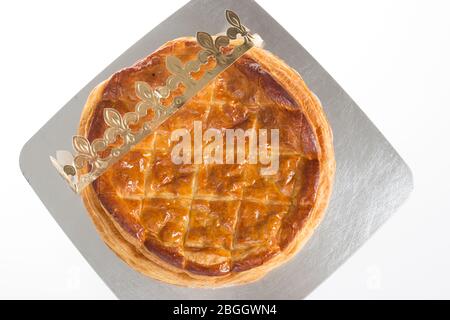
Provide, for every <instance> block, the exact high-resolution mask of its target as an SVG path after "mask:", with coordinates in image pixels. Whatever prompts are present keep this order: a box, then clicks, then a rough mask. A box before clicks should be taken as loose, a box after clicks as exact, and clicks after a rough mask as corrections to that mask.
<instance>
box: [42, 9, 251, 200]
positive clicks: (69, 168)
mask: <svg viewBox="0 0 450 320" xmlns="http://www.w3.org/2000/svg"><path fill="white" fill-rule="evenodd" d="M225 17H226V19H227V21H228V23H229V24H230V25H231V26H230V27H229V28H228V29H227V32H226V35H219V36H216V37H212V36H211V35H210V34H208V33H206V32H197V42H198V44H199V45H200V46H201V47H202V48H203V50H201V51H200V52H199V53H198V55H197V59H195V60H193V61H189V62H187V63H186V64H185V65H183V64H182V62H181V61H180V60H179V59H178V58H176V57H175V56H168V57H167V58H166V67H167V69H168V71H169V72H170V73H171V76H170V77H169V78H168V79H167V81H166V85H165V86H162V87H158V88H155V89H153V88H151V87H150V86H149V85H148V84H147V83H146V82H142V81H137V82H136V83H135V90H136V95H137V97H138V98H139V99H140V101H139V102H138V103H137V104H136V106H135V111H133V112H128V113H126V114H124V115H123V116H122V115H121V114H120V113H119V112H118V111H117V110H115V109H114V108H106V109H105V110H104V113H103V117H104V121H105V123H106V125H107V127H108V128H107V129H106V130H105V132H104V133H103V138H98V139H95V140H93V141H92V142H89V141H88V139H86V138H85V137H83V136H79V135H76V136H74V137H73V139H72V145H73V149H74V150H75V155H73V154H72V153H70V152H69V151H57V152H56V158H54V157H52V156H50V160H51V162H52V164H53V165H54V166H55V168H56V170H57V171H58V172H59V173H60V175H61V176H62V177H63V178H64V179H65V180H66V181H67V182H68V183H69V186H70V187H71V188H72V189H73V190H74V191H75V192H76V193H79V192H81V191H82V190H83V189H84V188H85V187H86V186H87V185H89V184H90V183H91V182H92V181H94V180H95V179H97V178H98V177H99V176H100V175H101V174H102V173H104V172H105V171H106V170H107V169H108V168H109V167H110V166H111V165H113V164H114V163H115V162H117V161H118V160H119V159H120V158H121V157H122V156H123V155H125V154H126V153H127V152H128V151H129V150H130V149H131V147H133V146H134V145H136V144H138V143H139V142H140V141H142V140H143V139H144V138H145V137H146V136H147V135H149V134H150V133H152V132H153V131H154V130H155V129H156V128H157V127H158V126H159V125H161V124H162V123H163V122H164V121H165V120H167V119H168V118H169V117H170V116H172V115H173V114H174V113H175V112H176V111H177V110H178V109H179V108H181V107H182V106H183V105H184V104H185V103H186V102H187V101H188V100H189V99H190V98H192V97H193V96H195V95H196V94H197V93H198V92H199V91H200V90H201V89H202V88H204V87H205V86H206V85H207V84H208V83H209V82H210V81H211V80H212V79H213V78H215V77H216V76H217V75H219V74H220V73H221V72H222V71H224V70H225V69H226V68H228V67H229V66H230V65H232V64H233V63H234V62H235V61H236V60H237V59H239V58H240V57H241V56H242V55H243V54H244V53H245V52H246V51H248V50H249V49H250V48H251V47H252V46H253V41H252V39H253V36H252V35H251V34H250V33H249V31H248V29H247V28H246V27H245V26H243V25H242V24H241V21H240V19H239V17H238V16H237V14H236V13H234V12H233V11H230V10H227V11H226V12H225ZM238 35H240V36H241V38H242V39H243V42H242V44H240V45H238V46H236V47H234V48H233V50H232V51H231V52H229V53H224V52H223V50H222V48H224V47H226V46H228V45H229V44H230V40H234V39H236V38H237V37H238ZM211 57H212V58H213V59H214V60H215V67H214V68H212V69H210V70H208V71H206V72H205V74H204V75H203V76H202V77H201V78H200V79H198V80H195V79H193V78H192V77H191V73H193V72H197V71H199V70H200V67H201V66H202V65H204V64H206V63H207V62H208V61H209V59H210V58H211ZM180 84H182V85H183V86H184V88H185V90H184V92H183V94H182V95H179V96H176V97H174V98H173V100H172V103H171V104H170V105H169V106H168V107H166V106H163V105H162V103H161V99H165V98H168V97H169V96H170V94H171V93H172V91H173V90H175V89H177V88H178V87H179V85H180ZM149 109H151V110H152V111H153V114H154V117H153V119H152V120H150V121H147V122H144V123H143V124H142V126H141V128H139V129H137V130H132V129H131V128H130V125H131V124H136V123H138V121H139V119H141V118H143V117H144V116H146V115H147V111H148V110H149ZM118 137H121V138H122V140H123V143H122V144H121V145H120V146H118V147H114V148H112V149H111V152H110V153H109V154H108V155H107V156H104V157H101V156H100V154H102V152H103V151H105V150H106V149H107V148H108V146H109V145H110V144H112V143H114V142H115V141H116V140H117V138H118ZM83 168H87V169H86V170H83V173H81V170H82V169H83ZM85 171H87V172H85Z"/></svg>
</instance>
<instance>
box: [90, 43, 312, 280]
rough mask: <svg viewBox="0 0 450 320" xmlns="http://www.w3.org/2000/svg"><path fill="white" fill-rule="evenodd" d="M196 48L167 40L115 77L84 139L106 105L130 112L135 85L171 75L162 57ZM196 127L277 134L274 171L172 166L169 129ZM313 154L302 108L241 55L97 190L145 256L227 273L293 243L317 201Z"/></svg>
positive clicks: (185, 56) (98, 127) (186, 56)
mask: <svg viewBox="0 0 450 320" xmlns="http://www.w3.org/2000/svg"><path fill="white" fill-rule="evenodd" d="M198 50H199V47H198V46H197V45H196V43H195V41H194V40H190V39H188V40H183V41H180V40H178V41H173V42H169V43H168V44H167V45H165V46H164V47H162V48H161V49H160V50H158V51H157V52H155V53H154V54H152V55H151V56H149V57H147V58H146V59H144V60H142V61H140V62H139V63H137V64H136V65H135V66H133V67H130V68H127V69H124V70H122V71H120V72H118V73H116V74H115V75H114V76H113V77H112V79H111V80H110V81H109V83H108V84H107V86H106V87H105V89H104V92H103V95H102V100H101V102H100V103H99V104H97V107H96V110H95V112H94V113H93V117H92V121H91V125H90V129H89V140H91V141H92V139H94V138H96V137H98V135H99V134H100V133H101V132H103V130H104V128H103V127H102V126H103V121H102V117H101V115H102V110H103V109H104V108H108V107H114V108H116V109H117V110H118V111H119V112H123V113H125V112H127V111H129V110H132V108H133V107H134V105H135V103H136V101H137V98H136V97H135V94H134V90H133V84H134V82H135V81H137V80H139V81H146V82H148V83H149V84H150V85H151V86H158V85H161V84H163V82H164V81H165V79H166V78H167V76H168V73H167V70H166V68H165V66H164V61H165V57H166V56H167V55H169V54H170V55H175V56H177V57H178V58H179V59H180V60H181V61H182V62H183V63H185V62H186V61H189V60H191V59H192V57H193V56H194V55H195V54H196V53H197V52H198ZM305 99H306V97H305ZM144 121H145V119H144ZM194 121H201V122H202V124H203V129H204V130H206V129H207V128H217V129H221V130H225V129H227V128H233V129H236V128H242V129H244V130H246V129H248V128H255V129H260V128H264V129H268V130H270V129H279V130H280V158H279V171H278V173H277V174H275V175H272V176H263V175H261V174H260V168H261V166H262V165H261V164H249V163H244V164H233V165H229V164H209V165H206V164H183V165H175V164H174V163H173V162H172V160H171V149H172V147H173V145H174V144H175V143H176V142H172V141H171V140H170V135H171V132H172V131H173V130H175V129H180V128H186V129H187V130H189V131H190V132H191V136H192V137H193V136H194V134H193V132H192V131H193V123H194ZM224 141H225V139H224ZM204 145H206V144H204ZM319 152H320V151H319V147H318V146H317V142H316V138H315V136H314V133H313V131H312V129H311V126H310V124H309V123H308V120H307V119H306V117H305V116H304V115H303V113H302V111H301V108H300V107H299V106H298V105H297V103H296V102H295V101H293V100H292V98H290V96H289V95H288V94H287V92H286V91H285V90H284V89H283V88H282V86H281V85H280V84H278V83H277V82H276V81H275V80H274V79H273V78H272V77H271V76H270V74H268V73H267V72H265V71H264V69H263V68H262V67H261V66H260V65H259V64H258V63H256V62H255V61H253V60H252V59H251V58H249V57H247V56H245V55H244V56H243V57H242V58H241V59H240V60H239V61H238V62H236V63H235V64H234V65H233V66H231V67H230V68H229V69H227V70H226V71H225V72H223V73H222V74H221V75H220V76H218V77H217V78H216V79H215V80H214V81H213V82H212V83H210V84H209V85H208V86H207V87H205V88H204V89H203V90H202V91H201V92H199V93H198V94H197V95H196V96H195V97H194V98H193V99H191V101H189V102H188V103H186V104H185V106H183V108H182V109H181V110H179V111H178V112H177V113H176V114H175V115H173V116H172V117H171V118H170V119H169V120H168V121H167V122H165V123H164V124H163V125H162V126H160V127H159V128H158V130H157V131H155V132H154V133H153V134H152V135H150V136H148V137H147V138H146V139H145V140H144V141H142V142H141V143H140V144H138V145H136V146H135V147H134V148H133V149H132V150H131V151H130V152H129V153H128V154H126V155H125V156H124V157H123V158H122V159H121V160H120V161H119V162H117V163H116V164H114V165H113V166H112V167H111V168H109V169H108V170H107V171H106V172H105V173H104V174H103V175H102V176H100V177H99V178H98V179H97V180H96V181H95V182H94V183H93V188H94V190H95V192H96V194H97V197H98V199H99V201H100V203H101V204H102V206H103V207H104V208H105V209H106V210H107V211H108V213H109V214H110V215H111V217H112V218H113V219H114V220H115V222H116V223H117V224H118V225H119V226H120V228H122V229H123V230H124V231H125V232H127V233H128V234H130V235H131V236H133V237H135V238H137V239H138V240H139V241H141V242H142V243H143V245H144V246H145V248H146V249H147V250H148V251H149V252H150V253H152V254H154V255H156V256H158V257H159V258H160V259H162V260H163V261H165V262H167V263H169V264H171V265H173V266H176V267H179V268H184V269H186V270H188V271H190V272H192V273H197V274H202V275H223V274H227V273H229V272H239V271H243V270H248V269H250V268H253V267H255V266H258V265H260V264H262V263H264V262H265V261H267V260H268V259H270V258H271V257H273V256H274V255H275V254H277V253H279V252H280V251H282V250H283V249H285V248H286V247H287V246H289V244H290V242H291V241H292V239H293V238H294V237H295V235H296V233H297V232H298V230H300V229H301V226H302V223H303V221H304V220H305V219H306V217H307V216H308V213H309V212H310V210H311V208H312V206H313V203H314V199H315V190H316V189H317V183H318V177H319V165H318V160H317V158H318V154H319Z"/></svg>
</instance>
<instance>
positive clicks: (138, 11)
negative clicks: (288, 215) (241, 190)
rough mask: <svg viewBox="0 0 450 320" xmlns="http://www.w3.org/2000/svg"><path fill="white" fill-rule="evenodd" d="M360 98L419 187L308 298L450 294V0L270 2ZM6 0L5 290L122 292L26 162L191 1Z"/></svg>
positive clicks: (0, 228)
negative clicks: (115, 67) (65, 224)
mask: <svg viewBox="0 0 450 320" xmlns="http://www.w3.org/2000/svg"><path fill="white" fill-rule="evenodd" d="M258 2H259V3H260V4H261V5H262V6H263V7H264V8H265V9H266V10H267V11H269V12H270V13H271V14H272V15H273V16H274V18H275V19H277V20H278V21H280V22H281V24H282V25H283V26H284V27H285V28H286V29H287V30H288V31H289V32H290V33H291V34H292V35H293V36H294V37H295V38H296V39H297V40H298V41H299V42H300V43H301V44H302V45H303V46H304V47H305V48H306V49H307V50H309V52H310V53H311V54H312V55H313V56H314V57H315V58H316V59H317V60H318V61H319V62H320V63H321V64H322V65H323V66H324V68H325V69H326V70H328V72H329V73H330V74H331V75H332V76H333V77H334V78H335V79H336V80H337V81H338V82H339V83H340V84H341V86H342V87H343V88H344V89H345V90H346V91H347V92H348V93H349V94H350V95H351V96H352V97H353V99H354V100H355V101H356V102H357V103H358V104H359V106H360V107H361V108H362V109H363V110H364V112H365V113H366V114H367V115H368V116H369V117H370V118H371V120H372V121H373V122H374V123H375V124H376V125H377V127H378V128H379V129H380V130H381V131H382V132H383V133H384V135H385V136H386V137H387V139H388V140H389V141H390V142H391V143H392V145H393V146H394V147H395V148H396V149H397V150H398V152H399V153H400V155H401V156H402V157H403V158H404V159H405V161H406V162H407V163H408V164H409V166H410V167H411V169H412V171H413V174H414V179H415V190H414V192H413V194H412V195H411V197H410V199H409V200H408V201H407V203H406V204H405V205H404V206H403V207H402V208H401V209H400V210H399V211H398V212H397V213H396V214H395V215H394V217H393V218H392V219H390V220H389V221H388V222H387V223H386V224H385V225H384V226H383V227H382V228H381V229H380V230H379V231H378V232H377V233H376V234H375V236H373V237H372V238H371V239H370V240H369V241H368V242H367V244H366V245H364V246H363V248H361V249H360V250H359V251H358V252H357V253H356V254H354V255H353V256H352V257H351V258H350V259H349V260H348V261H347V262H346V263H345V264H344V265H343V266H342V267H341V268H340V269H339V270H337V271H336V272H335V273H334V274H333V275H332V276H331V277H330V278H329V279H328V280H326V281H325V282H324V283H323V284H322V285H321V286H320V287H319V288H317V289H316V290H315V291H314V292H313V293H312V294H311V295H310V297H309V298H312V299H319V298H345V299H347V298H356V299H359V298H360V299H368V298H389V299H391V298H447V299H448V298H450V276H449V271H450V187H449V185H450V152H449V148H450V141H449V138H450V119H449V118H450V111H449V110H450V80H449V79H450V3H449V2H448V1H380V0H378V1H317V0H315V1H303V0H302V1H280V0H278V1H273V0H272V1H269V0H264V1H263V0H259V1H258ZM155 3H157V2H156V1H149V0H146V1H132V0H129V1H71V2H69V1H8V2H7V1H1V4H0V36H1V37H0V92H1V97H0V105H1V107H0V110H1V112H2V117H3V120H2V121H1V122H0V130H1V134H0V137H1V148H2V154H1V157H0V164H1V168H2V170H1V179H2V183H0V197H1V206H0V208H1V209H0V298H106V299H109V298H114V295H113V294H112V293H111V292H110V290H109V289H108V288H107V287H106V286H105V284H104V283H103V282H102V280H101V279H100V278H99V277H98V276H97V275H96V274H95V272H94V271H93V270H92V269H91V268H90V266H89V265H88V264H87V262H86V261H84V259H83V258H82V256H81V255H80V253H79V252H78V251H77V249H76V248H75V247H74V246H73V245H72V244H71V242H70V241H69V240H68V238H67V237H66V236H65V235H64V233H63V232H62V230H61V229H60V228H59V226H58V225H57V224H56V223H55V221H54V220H53V219H52V218H51V216H50V214H49V213H48V212H47V210H46V209H45V207H44V206H43V205H42V203H41V202H40V200H39V199H38V197H37V196H36V195H35V194H34V192H33V191H32V190H31V188H30V187H29V186H28V184H27V183H26V181H25V179H24V178H23V176H22V174H21V172H20V170H19V161H18V160H19V152H20V149H21V147H22V145H23V144H24V143H25V142H26V140H27V139H29V138H30V137H31V136H32V135H33V134H34V133H35V132H36V131H37V130H38V129H39V128H40V127H41V126H42V125H43V124H44V123H45V122H46V121H47V120H48V119H49V118H50V117H51V116H52V115H53V114H54V113H56V112H57V111H58V110H59V109H60V107H61V106H63V105H64V104H65V103H66V102H67V101H68V100H69V99H70V98H71V97H72V96H73V95H74V94H75V93H76V92H78V90H79V89H80V88H81V87H83V86H84V85H85V84H86V83H87V82H88V81H90V80H91V79H92V78H93V77H94V76H95V75H96V74H97V73H99V72H100V71H101V70H102V69H103V68H104V67H106V66H107V65H108V64H109V63H110V62H111V61H113V59H115V58H116V57H117V56H119V55H120V54H121V53H122V52H123V51H124V50H126V49H127V48H128V47H130V46H131V45H132V44H134V43H135V42H136V41H137V40H138V39H140V38H141V37H142V36H143V35H144V34H145V33H147V32H148V31H149V30H151V29H152V28H153V27H155V26H156V25H157V24H159V23H160V22H161V21H162V20H164V19H165V18H166V17H168V16H169V15H170V14H172V13H173V12H174V11H176V10H177V9H178V8H179V7H181V6H182V5H183V4H184V3H185V1H159V2H158V3H159V4H158V5H157V6H155V5H154V4H155Z"/></svg>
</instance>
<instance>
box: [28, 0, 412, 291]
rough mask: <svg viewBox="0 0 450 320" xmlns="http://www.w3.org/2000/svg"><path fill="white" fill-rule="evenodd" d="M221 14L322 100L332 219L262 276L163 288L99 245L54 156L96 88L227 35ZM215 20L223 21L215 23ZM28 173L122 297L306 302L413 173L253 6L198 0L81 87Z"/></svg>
mask: <svg viewBox="0 0 450 320" xmlns="http://www.w3.org/2000/svg"><path fill="white" fill-rule="evenodd" d="M225 9H231V10H233V11H235V12H237V13H238V14H239V16H240V18H241V20H242V21H243V23H244V24H245V25H247V26H248V27H249V28H250V29H251V30H252V31H253V32H257V33H258V34H260V35H261V37H262V38H263V39H264V41H265V48H266V49H268V50H270V51H271V52H273V53H275V54H276V55H278V56H280V57H281V58H282V59H284V60H285V61H286V62H287V63H288V64H289V65H290V66H291V67H293V68H294V69H296V70H297V71H298V72H299V73H300V74H301V75H302V77H303V78H304V80H305V81H306V83H307V85H308V86H309V87H310V88H311V89H312V91H314V92H315V93H316V95H317V96H318V97H319V98H320V100H321V102H322V104H323V107H324V110H325V113H326V115H327V117H328V120H329V122H330V124H331V127H332V129H333V133H334V147H335V153H336V163H337V168H336V180H335V184H334V189H333V194H332V198H331V200H330V205H329V208H328V210H327V213H326V216H325V218H324V220H323V221H322V223H321V224H320V226H319V227H318V229H317V230H316V232H315V233H314V234H313V236H312V237H311V239H310V240H309V242H308V243H307V244H306V246H305V247H304V248H303V249H302V250H301V251H300V252H299V253H298V254H297V255H296V256H295V257H294V258H293V259H292V260H290V261H289V262H287V263H286V264H284V265H282V266H280V267H279V268H277V269H275V270H273V271H271V272H270V273H269V274H268V275H267V276H266V277H265V278H263V279H262V280H260V281H258V282H255V283H252V284H248V285H243V286H237V287H229V288H222V289H191V288H183V287H177V286H173V285H168V284H164V283H161V282H158V281H155V280H152V279H150V278H147V277H145V276H143V275H141V274H139V273H138V272H136V271H134V270H133V269H131V268H130V267H128V266H127V265H126V264H125V263H124V262H122V261H121V260H120V259H119V258H117V257H116V255H115V254H114V253H113V252H112V251H111V250H110V249H109V248H108V247H107V246H106V245H105V244H104V243H103V241H102V240H101V239H100V237H99V235H98V234H97V232H96V230H95V228H94V226H93V224H92V222H91V221H90V219H89V217H88V215H87V213H86V211H85V208H84V207H83V204H82V202H81V199H80V197H79V196H77V195H76V194H74V193H73V192H72V191H71V190H70V189H69V187H68V186H67V185H66V182H65V181H63V179H62V178H61V177H60V176H59V175H58V173H57V172H56V170H55V169H54V168H53V167H52V165H51V163H50V161H49V156H50V155H54V154H55V151H56V150H61V149H65V150H71V145H70V141H71V138H72V135H73V134H74V133H75V132H76V130H77V126H78V120H79V118H80V114H81V110H82V108H83V106H84V103H85V101H86V99H87V97H88V95H89V93H90V91H91V90H92V89H93V88H94V87H95V86H96V85H97V84H98V83H100V82H101V81H103V80H105V79H107V78H108V77H109V76H110V75H111V74H113V73H114V72H115V71H117V70H119V69H121V68H123V67H127V66H130V65H132V64H133V63H134V62H135V61H137V60H139V59H141V58H143V57H145V56H147V55H148V54H150V53H151V52H153V51H154V50H155V49H157V48H158V47H159V46H160V45H162V44H163V43H165V42H166V41H168V40H171V39H174V38H177V37H180V36H192V35H195V33H196V32H197V31H199V30H204V31H208V32H210V33H212V34H214V33H217V32H222V31H224V30H225V27H226V24H225V20H224V11H225ZM218 21H223V24H222V25H220V23H219V25H218ZM20 166H21V169H22V172H23V174H24V176H25V178H26V179H27V181H28V182H29V184H30V185H31V186H32V188H33V189H34V191H35V192H36V193H37V195H38V196H39V197H40V199H41V200H42V202H43V203H44V204H45V206H46V207H47V209H48V211H49V212H50V214H51V215H52V216H53V218H54V219H55V220H56V221H57V223H58V224H59V225H60V226H61V228H62V229H63V230H64V232H65V233H66V234H67V236H68V237H69V238H70V239H71V241H72V242H73V244H74V245H75V246H76V247H77V248H78V250H79V251H80V252H81V254H82V255H83V256H84V258H85V259H86V260H87V261H88V262H89V264H90V265H91V266H92V268H94V270H95V271H96V272H97V274H98V275H99V276H100V277H101V278H102V279H103V281H104V282H105V283H106V284H107V285H108V287H109V288H110V289H111V290H112V291H113V292H114V293H115V295H116V296H117V297H118V298H121V299H300V298H304V297H305V296H307V295H308V294H309V293H310V292H311V291H312V290H314V288H316V287H317V286H318V285H319V284H320V283H321V282H323V281H324V280H325V279H326V278H327V277H328V276H329V275H330V274H332V273H333V272H334V271H335V270H336V269H337V268H338V267H339V266H340V265H341V264H342V263H343V262H344V261H345V260H346V259H347V258H348V257H349V256H350V255H351V254H353V253H354V252H355V251H356V250H357V249H358V248H359V247H360V246H361V245H362V244H363V243H364V242H365V241H366V240H367V239H368V238H369V237H370V236H371V235H372V234H373V233H374V232H375V231H376V230H377V229H378V228H379V227H380V226H381V225H382V224H383V223H384V222H385V221H386V220H387V219H388V218H389V217H390V216H391V215H392V213H394V212H395V210H396V209H397V208H398V207H399V206H400V205H401V204H402V203H403V202H404V201H405V200H406V198H407V197H408V195H409V194H410V192H411V191H412V188H413V183H412V175H411V172H410V170H409V168H408V167H407V165H406V164H405V163H404V162H403V160H402V159H401V158H400V156H399V155H398V154H397V152H396V151H395V150H394V149H393V148H392V146H391V145H390V144H389V142H388V141H387V140H386V139H385V138H384V137H383V135H382V134H381V133H380V132H379V131H378V129H377V128H376V127H375V126H374V125H373V124H372V123H371V122H370V120H369V119H368V118H367V117H366V116H365V115H364V113H363V112H362V111H361V109H360V108H359V107H358V106H357V105H356V104H355V102H353V100H352V99H351V98H350V97H349V96H348V95H347V94H346V93H345V91H344V90H343V89H342V88H341V87H340V86H339V85H338V84H337V83H336V81H334V79H333V78H332V77H331V76H330V75H329V74H328V73H327V72H326V71H325V70H324V69H323V68H322V67H321V66H320V64H319V63H317V61H316V60H314V58H312V57H311V56H310V55H309V53H308V52H307V51H306V50H305V49H304V48H303V47H302V46H301V45H300V44H299V43H298V42H297V41H296V40H295V39H294V38H293V37H292V36H291V35H289V33H287V32H286V31H285V30H284V29H283V28H282V27H281V26H280V25H279V24H278V23H277V22H276V21H275V20H274V19H273V18H271V17H270V16H269V14H268V13H267V12H265V11H264V10H263V9H262V8H261V7H260V6H259V5H258V4H256V3H255V2H254V1H251V0H247V1H243V0H229V1H227V0H216V1H207V0H193V1H191V2H189V3H188V4H186V5H185V6H184V7H183V8H181V9H180V10H178V11H177V12H176V13H174V14H173V15H172V16H170V17H169V18H168V19H167V20H165V21H164V22H162V23H161V24H160V25H158V26H157V27H156V28H155V29H153V30H152V31H150V32H149V33H148V34H147V35H145V36H144V37H143V38H142V39H141V40H139V41H138V42H137V43H136V44H134V45H133V46H132V47H131V48H130V49H128V50H127V51H126V52H124V53H123V54H122V55H121V56H120V57H119V58H117V59H116V60H115V61H114V62H113V63H111V64H110V65H109V66H108V67H107V68H106V69H105V70H103V71H102V72H101V73H100V74H99V75H98V76H96V77H95V78H94V79H93V80H92V81H91V82H90V83H88V84H87V85H86V86H85V87H84V88H83V89H81V90H80V92H78V93H77V94H76V95H75V96H74V97H73V98H72V99H71V100H70V101H69V102H68V103H67V104H66V105H65V106H64V107H63V108H62V109H61V110H60V111H58V113H57V114H56V115H55V116H53V117H52V118H51V119H50V120H49V121H48V122H47V123H46V124H45V125H44V126H43V127H42V128H41V129H40V130H39V131H38V132H37V133H36V134H35V135H34V136H33V137H32V138H31V139H30V140H29V141H28V142H27V143H26V144H25V146H24V147H23V150H22V152H21V155H20Z"/></svg>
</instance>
